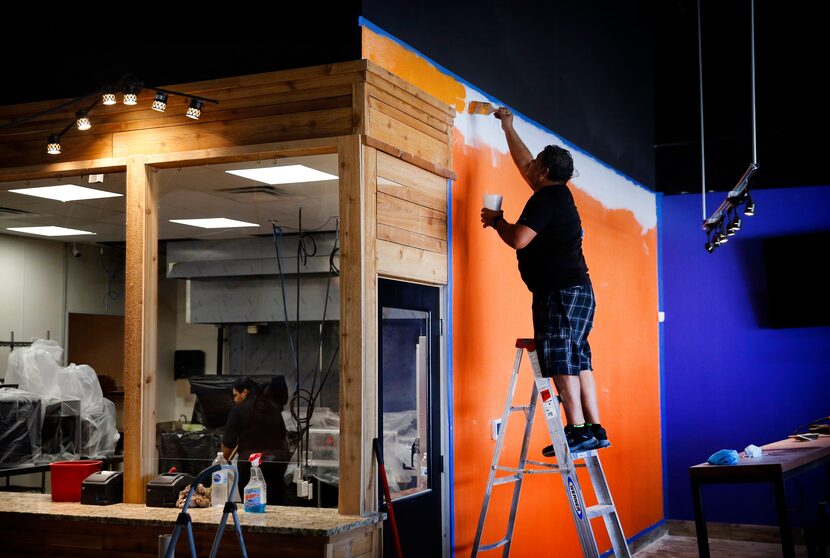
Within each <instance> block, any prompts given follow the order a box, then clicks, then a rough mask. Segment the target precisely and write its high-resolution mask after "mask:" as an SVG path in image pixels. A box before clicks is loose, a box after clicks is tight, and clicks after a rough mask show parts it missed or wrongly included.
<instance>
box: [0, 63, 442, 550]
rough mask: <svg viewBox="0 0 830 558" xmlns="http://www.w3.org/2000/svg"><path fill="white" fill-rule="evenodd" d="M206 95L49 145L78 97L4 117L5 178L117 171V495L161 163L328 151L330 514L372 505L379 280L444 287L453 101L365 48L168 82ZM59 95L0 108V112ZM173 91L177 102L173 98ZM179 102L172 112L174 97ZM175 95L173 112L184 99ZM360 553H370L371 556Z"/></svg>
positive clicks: (154, 258) (144, 316) (107, 115)
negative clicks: (334, 218) (195, 105)
mask: <svg viewBox="0 0 830 558" xmlns="http://www.w3.org/2000/svg"><path fill="white" fill-rule="evenodd" d="M170 89H173V90H176V91H181V92H183V93H188V94H194V95H199V96H203V97H209V98H213V99H216V100H218V101H219V104H218V105H209V106H206V110H205V111H204V113H203V115H202V117H201V119H200V120H191V119H188V118H183V117H182V113H183V112H184V108H185V99H184V98H177V99H174V98H172V97H171V101H170V107H169V109H168V111H167V113H159V112H155V111H152V110H150V108H149V104H150V102H151V100H152V96H153V94H154V93H155V91H154V90H152V89H145V90H143V91H142V92H141V93H140V94H139V103H138V105H137V106H132V107H131V106H123V105H118V106H113V107H107V108H106V110H97V111H96V113H95V116H96V121H95V127H94V128H93V129H92V130H90V131H89V132H83V133H82V132H78V131H77V130H74V129H73V130H70V132H69V133H68V134H67V135H66V139H65V141H64V146H63V152H62V153H61V154H60V155H48V154H47V153H46V149H45V144H46V138H47V136H48V135H49V133H50V132H54V131H55V130H56V129H58V130H59V129H61V128H62V127H63V126H64V125H65V124H66V122H69V121H71V120H72V119H73V118H74V112H75V110H77V108H78V107H77V106H71V107H67V108H65V109H64V110H60V111H57V112H52V113H50V114H48V115H44V116H42V117H38V118H36V119H32V120H30V121H27V122H25V123H23V124H20V125H18V126H15V127H11V128H6V129H2V130H0V183H2V182H9V181H16V180H25V179H40V178H48V177H58V176H67V175H71V174H96V173H107V172H124V171H126V182H127V186H126V192H125V196H126V214H127V223H126V287H125V289H126V290H125V344H124V380H125V415H124V416H125V423H124V430H125V447H124V473H125V487H124V495H125V502H130V503H142V502H143V498H144V490H145V484H146V483H147V481H148V480H149V479H150V478H152V476H154V475H155V473H156V471H155V467H156V461H155V452H156V448H155V429H156V415H155V392H156V391H155V390H156V386H155V380H156V360H157V358H156V354H157V325H158V324H157V320H158V317H157V284H158V277H157V273H158V223H157V203H158V195H159V191H158V190H159V186H158V178H157V171H158V170H159V169H165V168H181V167H187V166H195V165H205V164H214V163H228V162H237V161H256V160H260V159H263V160H265V159H278V158H280V157H297V156H303V155H316V154H335V153H336V154H337V156H338V162H339V207H340V219H341V227H340V239H339V242H340V246H341V266H340V269H341V276H340V282H341V283H340V286H341V293H342V294H341V304H340V347H341V355H340V417H341V426H340V428H341V431H340V483H339V512H340V514H344V515H365V514H369V513H372V512H374V511H375V510H376V505H377V504H376V502H377V487H376V483H375V479H376V470H375V467H374V465H373V463H374V460H373V457H372V439H373V438H374V437H375V436H376V435H377V434H376V430H377V427H376V425H377V424H378V418H377V413H378V409H377V405H376V402H377V389H376V382H377V369H378V365H377V335H378V323H377V321H378V309H377V280H378V278H379V277H387V278H394V279H401V280H406V281H412V282H418V283H425V284H430V285H446V283H447V278H448V255H447V245H448V238H447V235H448V230H447V215H448V208H447V193H448V180H449V179H451V178H453V173H452V170H451V169H452V127H453V118H454V115H455V112H454V109H452V108H451V107H450V106H449V105H446V104H445V103H443V102H441V101H438V100H437V99H435V98H433V97H431V96H430V95H428V94H426V93H424V92H423V91H421V90H419V89H417V88H416V87H414V86H412V85H411V84H409V83H407V82H405V81H403V80H401V79H399V78H398V77H396V76H394V75H392V74H391V73H389V72H388V71H386V70H384V69H382V68H380V67H379V66H377V65H375V64H373V63H372V62H369V61H367V60H359V61H353V62H345V63H338V64H331V65H325V66H315V67H310V68H302V69H295V70H287V71H279V72H272V73H264V74H256V75H248V76H241V77H234V78H227V79H218V80H211V81H204V82H198V83H188V84H180V85H171V86H170ZM58 104H59V101H54V102H38V103H29V104H21V105H14V106H5V107H0V125H3V124H8V123H10V122H12V121H15V120H18V119H22V118H25V117H27V116H31V115H34V114H38V113H40V112H42V111H44V110H46V109H49V108H51V107H53V106H56V105H58ZM178 105H181V106H178ZM170 109H175V110H170ZM179 109H180V110H179ZM367 555H368V554H367Z"/></svg>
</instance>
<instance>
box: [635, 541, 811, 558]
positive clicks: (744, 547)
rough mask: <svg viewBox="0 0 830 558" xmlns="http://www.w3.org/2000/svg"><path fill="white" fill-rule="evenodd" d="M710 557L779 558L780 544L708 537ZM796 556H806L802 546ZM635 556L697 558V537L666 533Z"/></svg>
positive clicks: (644, 557) (781, 554)
mask: <svg viewBox="0 0 830 558" xmlns="http://www.w3.org/2000/svg"><path fill="white" fill-rule="evenodd" d="M709 551H710V553H711V555H712V558H780V557H781V556H783V553H782V552H781V545H778V544H770V543H758V542H746V541H732V540H726V539H710V540H709ZM795 555H796V556H797V557H799V558H800V557H806V556H807V550H806V549H805V548H804V547H803V546H796V547H795ZM634 556H636V558H665V557H671V558H697V556H698V553H697V539H695V538H694V537H678V536H675V535H666V536H664V537H661V538H660V539H658V540H656V541H654V542H653V543H651V544H650V545H648V546H647V547H645V548H643V549H642V550H640V551H639V552H637V553H635V554H634Z"/></svg>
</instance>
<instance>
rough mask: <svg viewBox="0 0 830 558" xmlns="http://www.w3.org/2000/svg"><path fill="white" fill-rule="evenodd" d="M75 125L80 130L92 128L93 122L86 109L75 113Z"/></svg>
mask: <svg viewBox="0 0 830 558" xmlns="http://www.w3.org/2000/svg"><path fill="white" fill-rule="evenodd" d="M75 118H76V120H75V125H76V126H77V127H78V129H79V130H89V129H90V128H92V122H91V121H90V120H89V113H87V111H85V110H79V111H78V112H77V113H75Z"/></svg>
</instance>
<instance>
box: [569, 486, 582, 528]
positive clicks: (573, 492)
mask: <svg viewBox="0 0 830 558" xmlns="http://www.w3.org/2000/svg"><path fill="white" fill-rule="evenodd" d="M568 494H569V495H570V496H571V502H572V504H573V507H574V510H576V515H577V516H579V519H582V507H581V506H580V505H579V496H578V495H577V493H576V486H575V485H574V481H573V479H572V478H571V477H568Z"/></svg>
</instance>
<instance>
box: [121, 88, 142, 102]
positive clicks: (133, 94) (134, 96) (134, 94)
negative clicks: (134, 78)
mask: <svg viewBox="0 0 830 558" xmlns="http://www.w3.org/2000/svg"><path fill="white" fill-rule="evenodd" d="M139 91H141V89H140V88H139V87H138V86H136V85H133V84H131V83H128V84H127V85H125V86H124V98H123V103H124V104H125V105H130V106H133V105H137V104H138V92H139Z"/></svg>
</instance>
